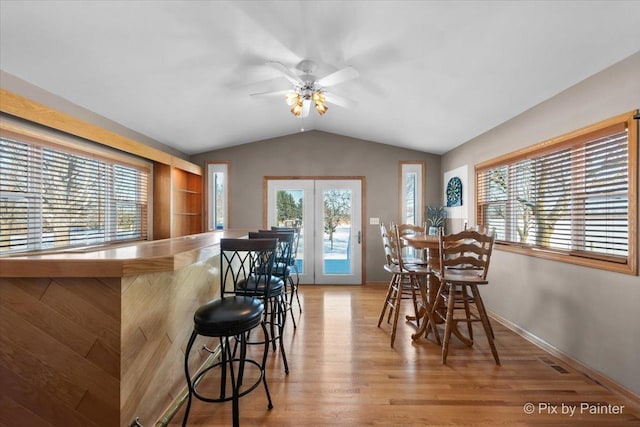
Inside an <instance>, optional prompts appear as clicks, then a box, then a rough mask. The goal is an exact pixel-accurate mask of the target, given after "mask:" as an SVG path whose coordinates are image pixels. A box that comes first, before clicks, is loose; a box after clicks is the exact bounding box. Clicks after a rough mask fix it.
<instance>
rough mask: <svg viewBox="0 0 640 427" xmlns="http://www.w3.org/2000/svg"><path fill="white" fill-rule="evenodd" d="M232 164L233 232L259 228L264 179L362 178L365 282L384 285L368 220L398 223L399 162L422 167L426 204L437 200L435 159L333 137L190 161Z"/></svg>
mask: <svg viewBox="0 0 640 427" xmlns="http://www.w3.org/2000/svg"><path fill="white" fill-rule="evenodd" d="M213 160H215V161H230V162H231V181H230V182H231V195H230V198H231V213H230V217H231V221H232V224H231V226H232V227H247V228H257V227H261V226H262V214H263V208H262V197H263V195H262V192H263V191H262V180H263V177H264V176H364V177H365V178H366V192H365V194H364V198H365V200H366V204H365V206H364V209H365V216H366V219H365V224H363V231H364V232H365V233H366V246H365V250H366V266H365V269H366V278H367V281H387V280H389V276H388V274H387V273H386V272H385V271H384V270H383V269H382V265H383V263H384V253H383V250H382V244H381V240H380V229H379V227H378V226H377V225H369V218H370V217H378V218H380V219H381V220H382V221H398V216H399V214H398V208H399V202H398V168H399V162H400V161H401V160H424V161H425V165H426V167H425V175H426V177H425V182H426V185H425V188H426V201H425V202H426V204H436V203H439V200H440V192H439V189H440V186H441V183H440V180H441V173H440V156H437V155H433V154H427V153H423V152H420V151H414V150H408V149H404V148H398V147H393V146H390V145H386V144H378V143H375V142H371V141H364V140H360V139H355V138H349V137H346V136H341V135H334V134H331V133H325V132H320V131H310V132H304V133H296V134H293V135H288V136H284V137H281V138H274V139H269V140H264V141H258V142H254V143H249V144H244V145H240V146H235V147H231V148H226V149H221V150H216V151H211V152H207V153H203V154H198V155H196V156H192V157H191V161H192V162H194V163H196V164H201V165H203V166H204V165H205V162H206V161H213Z"/></svg>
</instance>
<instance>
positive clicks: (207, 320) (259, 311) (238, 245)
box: [182, 239, 278, 427]
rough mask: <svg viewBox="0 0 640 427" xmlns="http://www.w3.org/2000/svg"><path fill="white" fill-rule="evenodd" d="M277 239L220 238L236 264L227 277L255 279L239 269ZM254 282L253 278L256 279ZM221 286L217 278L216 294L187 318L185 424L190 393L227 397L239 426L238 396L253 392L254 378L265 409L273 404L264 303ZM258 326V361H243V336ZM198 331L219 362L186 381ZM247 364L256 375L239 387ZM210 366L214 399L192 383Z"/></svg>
mask: <svg viewBox="0 0 640 427" xmlns="http://www.w3.org/2000/svg"><path fill="white" fill-rule="evenodd" d="M225 240H226V242H225ZM237 241H239V242H237ZM277 242H278V241H277V240H276V239H259V240H251V241H250V240H247V239H222V240H221V243H220V246H221V251H223V253H224V251H225V250H226V251H231V252H233V253H235V254H236V255H235V256H231V258H232V259H233V260H234V262H237V264H235V265H234V269H235V270H236V271H237V272H238V274H236V275H233V276H232V280H234V281H238V282H239V281H240V280H243V279H244V280H245V283H246V280H247V279H249V277H250V276H253V277H255V276H254V274H252V273H250V274H248V275H247V276H244V275H242V274H241V273H240V272H241V271H243V270H245V268H252V267H254V266H255V264H254V262H256V261H258V262H262V260H265V259H266V260H273V257H274V254H275V249H276V246H277ZM223 248H224V249H223ZM222 258H224V257H221V265H224V261H223V259H222ZM250 271H252V270H250ZM262 274H264V275H269V276H270V274H271V271H270V269H266V270H265V271H264V273H262ZM255 280H258V281H259V280H260V277H258V278H256V279H255ZM264 283H266V289H267V290H266V291H267V292H268V288H269V283H270V280H269V279H267V280H264ZM225 284H226V282H225V281H224V280H222V281H221V297H220V298H219V299H215V300H212V301H209V302H208V303H206V304H204V305H202V306H200V308H198V310H196V312H195V314H194V316H193V323H194V326H193V332H192V333H191V337H190V338H189V342H188V344H187V348H186V351H185V360H184V370H185V376H186V378H187V388H188V391H189V394H188V400H187V407H186V410H185V414H184V418H183V421H182V425H183V427H184V426H186V425H187V420H188V418H189V411H190V409H191V402H192V396H195V397H197V398H198V399H200V400H202V401H205V402H228V401H232V405H233V407H232V413H233V425H234V427H238V426H239V425H240V411H239V399H240V397H242V396H245V395H247V394H248V393H250V392H251V391H253V390H254V389H255V388H256V387H258V385H259V384H260V382H262V383H263V385H264V389H265V392H266V394H267V400H268V405H267V407H268V408H269V409H272V408H273V403H272V402H271V395H270V393H269V387H268V385H267V379H266V375H265V369H264V368H265V365H266V360H267V353H268V351H269V339H268V337H269V332H268V331H267V327H266V324H265V316H264V313H265V308H264V303H263V302H262V300H261V299H259V298H256V297H254V296H251V295H234V294H230V293H229V292H225V290H224V289H225ZM258 325H260V326H261V327H262V331H263V334H264V336H265V339H264V341H263V344H264V349H263V352H262V361H261V363H259V362H257V361H255V360H252V359H247V344H249V341H248V338H249V334H250V332H251V331H252V330H253V329H255V328H256V327H257V326H258ZM198 335H201V336H206V337H215V338H218V339H219V342H220V347H221V360H220V361H219V362H217V363H215V364H213V365H211V366H209V367H207V368H205V369H203V370H202V371H200V372H199V373H198V374H197V375H196V376H195V377H194V378H193V379H191V374H190V372H189V354H190V352H191V348H192V347H193V344H194V342H195V340H196V338H197V336H198ZM232 338H233V339H235V342H234V343H232V342H230V340H231V339H232ZM238 347H239V350H240V353H239V354H237V351H238ZM247 363H249V364H251V365H254V366H256V367H257V368H258V372H259V375H258V378H257V379H256V381H255V382H254V383H252V384H251V385H250V386H249V387H245V388H244V389H243V387H242V385H243V381H244V368H245V365H246V364H247ZM214 368H220V394H219V396H218V397H208V396H204V395H202V394H200V393H199V392H198V391H197V389H196V386H197V384H198V383H199V382H200V380H201V379H202V378H203V376H204V375H205V374H206V373H208V372H210V371H211V370H212V369H214ZM227 375H229V376H230V381H231V389H232V390H231V395H229V394H228V392H227Z"/></svg>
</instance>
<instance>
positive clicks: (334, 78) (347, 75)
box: [318, 67, 360, 87]
mask: <svg viewBox="0 0 640 427" xmlns="http://www.w3.org/2000/svg"><path fill="white" fill-rule="evenodd" d="M359 75H360V73H358V70H356V69H355V68H353V67H344V68H342V69H341V70H338V71H336V72H334V73H331V74H329V75H328V76H325V77H323V78H321V79H320V80H318V84H319V85H320V86H321V87H329V86H335V85H338V84H340V83H343V82H346V81H347V80H351V79H355V78H356V77H358V76H359Z"/></svg>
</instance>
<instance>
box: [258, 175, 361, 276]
mask: <svg viewBox="0 0 640 427" xmlns="http://www.w3.org/2000/svg"><path fill="white" fill-rule="evenodd" d="M304 179H312V180H325V181H331V180H335V181H338V180H352V181H360V188H361V190H362V193H361V198H362V209H361V212H360V215H361V216H362V218H361V219H360V220H361V224H362V226H361V228H362V243H361V246H362V257H361V260H360V263H361V265H360V269H361V271H362V283H360V286H364V284H365V283H367V270H366V268H365V266H366V265H367V262H366V261H367V231H366V230H367V227H366V225H365V224H366V223H365V221H364V220H365V218H366V217H367V186H366V181H367V179H366V177H364V176H351V175H349V176H338V175H328V176H323V175H296V176H290V175H286V176H280V175H276V176H264V177H263V178H262V228H267V227H268V226H269V225H268V214H269V212H268V209H269V194H268V191H269V190H268V184H269V181H275V180H292V181H293V180H304Z"/></svg>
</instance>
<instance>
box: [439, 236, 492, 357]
mask: <svg viewBox="0 0 640 427" xmlns="http://www.w3.org/2000/svg"><path fill="white" fill-rule="evenodd" d="M494 240H495V230H492V231H489V230H488V229H486V228H484V227H480V228H476V229H465V230H464V231H461V232H460V233H455V234H449V235H445V234H444V231H443V230H442V229H441V230H440V236H439V252H440V268H439V271H437V272H436V275H437V277H438V279H439V280H440V288H439V289H438V293H437V295H436V300H435V303H434V305H433V307H434V308H433V310H432V312H433V316H434V317H435V316H441V313H442V312H441V311H440V310H438V309H437V308H438V307H439V306H441V305H445V306H446V308H447V309H446V314H445V316H444V321H445V333H444V340H443V343H442V363H443V364H446V363H447V353H448V351H449V341H450V339H451V334H452V333H454V334H455V335H456V336H458V337H459V338H460V339H461V340H462V341H463V342H464V343H465V344H467V345H473V329H472V327H471V324H472V323H473V322H481V323H482V326H483V328H484V332H485V334H486V336H487V340H488V342H489V346H490V347H491V353H492V354H493V358H494V360H495V362H496V365H500V358H499V357H498V351H497V350H496V346H495V342H494V334H493V328H492V327H491V322H490V321H489V316H488V315H487V311H486V309H485V306H484V303H483V301H482V297H481V296H480V290H479V288H478V287H479V286H480V285H486V284H488V283H489V281H488V280H487V274H488V272H489V261H490V260H491V252H492V250H493V243H494ZM472 305H475V307H476V311H477V313H474V312H472V311H471V309H470V307H471V306H472ZM460 313H462V314H460ZM460 323H466V324H467V328H468V333H469V336H468V337H464V336H462V334H461V332H460V330H459V328H458V326H459V324H460Z"/></svg>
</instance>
